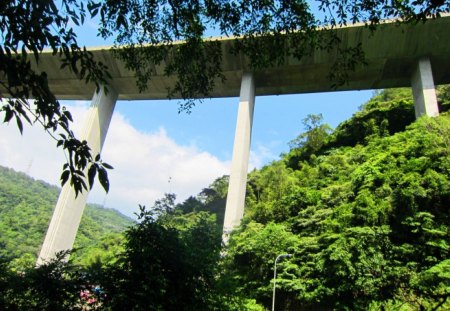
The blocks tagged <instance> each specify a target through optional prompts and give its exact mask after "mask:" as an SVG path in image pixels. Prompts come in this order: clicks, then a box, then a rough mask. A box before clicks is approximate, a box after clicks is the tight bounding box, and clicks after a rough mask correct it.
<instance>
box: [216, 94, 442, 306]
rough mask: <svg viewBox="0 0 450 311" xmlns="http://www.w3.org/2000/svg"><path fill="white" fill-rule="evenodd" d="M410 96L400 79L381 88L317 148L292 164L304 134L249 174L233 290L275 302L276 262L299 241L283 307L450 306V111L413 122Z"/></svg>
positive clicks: (230, 278) (232, 267) (284, 281)
mask: <svg viewBox="0 0 450 311" xmlns="http://www.w3.org/2000/svg"><path fill="white" fill-rule="evenodd" d="M439 96H440V102H443V100H442V98H446V96H448V94H446V93H445V88H444V91H442V93H441V94H440V95H439ZM408 101H409V100H405V99H404V97H403V94H402V92H396V91H394V90H392V91H388V92H381V93H379V94H376V96H375V97H374V98H373V99H372V100H370V101H369V102H368V103H367V104H366V105H364V106H363V107H362V110H361V111H360V112H358V113H357V114H355V116H354V117H353V118H352V119H350V120H348V121H346V122H345V123H344V125H345V124H347V125H349V126H343V124H341V125H340V126H339V127H338V128H337V129H336V130H335V131H334V132H333V133H332V134H331V136H330V140H329V141H328V142H327V143H326V144H324V145H323V146H322V148H321V149H320V150H318V151H317V152H316V153H314V154H311V155H310V156H309V157H305V158H303V159H299V160H298V162H297V163H296V165H295V166H293V165H292V164H291V163H292V162H291V161H292V159H293V151H295V152H297V153H296V154H302V152H304V149H306V147H305V146H306V144H307V143H308V140H307V139H308V138H307V135H304V136H303V137H306V138H305V140H304V141H303V142H302V144H299V145H298V146H299V148H298V149H297V150H296V149H293V150H291V153H289V154H288V155H286V156H285V157H284V158H283V159H281V160H280V161H277V162H274V163H272V164H270V165H268V166H266V167H264V168H263V169H261V170H259V171H254V172H252V173H251V174H250V176H249V184H248V188H247V194H248V195H247V201H246V205H247V206H246V212H245V213H246V214H245V216H244V221H243V222H242V226H241V229H240V230H238V231H237V232H235V234H234V235H232V236H231V239H230V243H229V247H228V249H227V257H226V258H225V265H224V269H225V271H223V275H224V279H223V280H224V281H227V282H228V283H227V284H228V285H229V286H230V288H232V290H234V291H236V292H238V293H239V295H241V297H245V298H246V299H249V298H253V299H256V301H257V302H258V303H260V304H262V305H264V306H266V307H269V306H270V302H271V300H270V298H271V294H272V293H271V286H270V285H271V276H272V273H273V270H272V267H271V262H273V260H274V258H275V257H276V256H277V255H278V254H282V253H286V252H288V253H292V254H293V255H294V256H293V257H292V258H291V259H289V260H286V262H284V263H283V264H281V265H280V267H279V270H278V281H277V284H279V288H277V306H279V308H280V310H298V309H306V310H309V309H314V310H317V309H320V310H335V309H337V310H382V309H384V310H419V309H420V310H446V309H448V308H449V306H450V299H449V297H450V293H449V291H448V289H449V286H450V282H449V270H448V260H449V259H450V245H449V241H450V228H449V226H448V224H449V213H448V203H449V202H450V182H449V180H450V140H449V138H448V137H450V118H449V116H448V115H446V114H443V115H442V116H440V117H437V118H427V117H423V118H420V119H419V120H417V121H416V122H412V123H411V124H409V125H408V123H410V122H409V121H407V119H405V120H404V121H401V119H399V118H401V117H402V116H399V115H398V114H399V113H400V112H402V111H404V110H405V109H406V110H408V111H409V110H410V109H411V107H412V103H411V102H409V103H408ZM395 118H397V119H395ZM364 120H376V121H377V123H374V124H380V123H383V120H389V124H391V121H390V120H398V121H396V122H397V124H395V122H392V123H393V126H395V127H397V128H394V129H393V130H392V133H391V132H390V130H389V126H387V127H386V131H385V132H383V131H380V130H378V131H377V132H375V133H374V132H370V131H365V129H367V128H368V127H367V125H365V124H364ZM378 122H379V123H378ZM350 128H352V131H354V133H355V134H356V135H354V136H352V135H348V133H349V129H350ZM358 129H359V130H358ZM347 137H349V138H352V139H355V140H356V139H359V140H360V142H358V143H357V144H355V143H353V142H349V141H348V140H347ZM355 140H354V141H355ZM330 141H333V143H334V144H335V145H336V146H338V147H335V148H331V145H330ZM276 177H279V178H276ZM278 293H279V295H278Z"/></svg>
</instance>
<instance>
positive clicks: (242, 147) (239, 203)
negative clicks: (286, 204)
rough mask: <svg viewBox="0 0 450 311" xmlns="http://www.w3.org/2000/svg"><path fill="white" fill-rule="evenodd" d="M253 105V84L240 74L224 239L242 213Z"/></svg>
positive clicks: (251, 80)
mask: <svg viewBox="0 0 450 311" xmlns="http://www.w3.org/2000/svg"><path fill="white" fill-rule="evenodd" d="M254 106H255V83H254V79H253V75H252V74H251V73H244V74H243V76H242V82H241V94H240V99H239V109H238V116H237V124H236V133H235V138H234V147H233V159H232V162H231V174H230V182H229V184H228V196H227V203H226V208H225V220H224V224H223V233H224V241H225V242H226V240H227V237H228V234H229V233H230V232H231V231H232V230H233V229H234V228H235V227H237V226H238V225H239V224H240V222H241V219H242V216H243V215H244V203H245V191H246V185H247V171H248V159H249V154H250V141H251V134H252V123H253V109H254Z"/></svg>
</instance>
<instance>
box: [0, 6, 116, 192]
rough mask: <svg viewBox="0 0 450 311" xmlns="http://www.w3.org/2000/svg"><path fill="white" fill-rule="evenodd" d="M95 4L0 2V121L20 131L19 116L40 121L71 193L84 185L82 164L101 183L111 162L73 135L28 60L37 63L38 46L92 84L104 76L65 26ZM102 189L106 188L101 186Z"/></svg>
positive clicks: (102, 69)
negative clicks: (62, 159) (60, 153)
mask: <svg viewBox="0 0 450 311" xmlns="http://www.w3.org/2000/svg"><path fill="white" fill-rule="evenodd" d="M95 6H96V4H95V2H94V1H91V0H89V1H78V0H62V1H59V2H58V3H57V2H55V1H50V0H46V1H35V0H34V1H12V0H7V1H2V4H1V5H0V36H1V38H2V40H1V45H0V73H1V75H2V76H4V77H5V78H4V79H2V80H1V81H0V87H1V90H0V98H2V99H3V100H2V102H1V106H0V111H1V112H3V113H4V120H3V121H4V122H10V121H11V120H14V121H15V122H16V123H17V127H18V128H19V130H20V132H22V131H23V122H24V121H26V122H28V123H30V124H35V123H38V124H40V125H41V126H42V127H43V128H44V130H45V131H46V132H48V133H49V134H50V136H52V137H53V138H54V139H55V141H57V146H62V148H63V149H64V151H65V152H66V157H67V163H65V164H64V166H63V173H62V174H61V181H62V184H64V183H65V182H66V181H68V180H70V184H71V185H72V186H73V187H74V190H75V193H76V194H77V195H78V193H79V192H81V191H83V190H86V189H87V187H88V186H87V184H86V182H85V180H84V179H85V178H84V177H85V176H84V173H83V171H84V170H85V169H87V168H89V169H90V170H92V171H95V172H98V173H99V174H98V176H99V180H100V181H101V184H102V186H104V185H105V177H106V176H105V173H106V169H109V168H112V167H111V166H110V165H108V164H106V163H103V162H102V160H101V159H100V156H99V155H95V154H91V150H90V148H89V146H88V145H87V143H86V141H80V140H78V139H76V138H75V136H74V134H73V132H72V131H71V130H70V127H69V125H70V122H72V116H71V114H70V112H69V111H67V110H66V109H65V108H64V107H61V105H60V103H59V101H58V100H57V99H56V98H55V96H54V95H53V93H52V91H51V90H50V89H49V84H48V80H47V75H46V73H45V72H41V71H39V70H37V69H36V68H35V66H33V64H36V63H39V55H40V54H41V53H42V51H43V50H44V49H50V50H51V51H52V53H53V55H55V57H56V58H57V61H58V62H59V63H60V64H61V68H63V67H68V68H69V69H70V70H71V71H72V72H73V73H74V74H75V75H76V76H77V77H78V78H79V79H80V80H82V81H85V82H86V83H89V82H94V83H95V84H96V85H97V88H100V86H101V85H104V84H106V80H107V78H108V77H109V74H108V73H107V71H106V66H105V65H104V64H102V63H101V62H98V61H96V60H94V59H93V55H92V53H90V52H88V51H87V50H86V49H85V48H81V47H80V46H79V45H78V43H77V40H76V39H77V38H76V35H75V33H74V31H73V29H72V27H70V26H69V24H70V23H74V24H76V25H79V24H83V23H84V20H85V18H86V14H87V12H92V10H93V9H94V8H95ZM6 97H7V98H6ZM31 98H33V100H30V99H31ZM106 180H107V177H106ZM92 183H93V180H89V186H90V187H92ZM106 184H107V183H106ZM105 190H106V191H108V189H107V187H105Z"/></svg>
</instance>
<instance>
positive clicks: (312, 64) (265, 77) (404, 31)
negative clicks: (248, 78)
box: [39, 16, 450, 100]
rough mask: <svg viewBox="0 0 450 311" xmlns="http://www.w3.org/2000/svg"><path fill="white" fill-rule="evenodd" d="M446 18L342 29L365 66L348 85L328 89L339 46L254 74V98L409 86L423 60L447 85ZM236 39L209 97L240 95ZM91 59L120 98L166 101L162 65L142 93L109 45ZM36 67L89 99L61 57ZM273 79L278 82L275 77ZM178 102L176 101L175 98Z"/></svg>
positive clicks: (57, 88)
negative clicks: (103, 69)
mask: <svg viewBox="0 0 450 311" xmlns="http://www.w3.org/2000/svg"><path fill="white" fill-rule="evenodd" d="M449 29H450V16H443V17H441V18H438V19H435V20H429V21H427V22H426V23H420V24H417V25H397V24H395V23H385V24H383V25H381V26H380V27H379V28H378V29H377V31H375V32H374V33H371V31H370V30H369V29H368V28H367V27H364V26H361V25H359V26H350V27H343V28H339V29H337V30H334V31H336V32H337V35H338V36H339V38H340V40H341V44H340V48H341V49H345V48H351V47H355V46H356V45H358V44H361V47H362V50H363V51H364V54H365V58H366V62H367V64H366V65H358V66H357V67H356V68H355V70H354V71H353V72H350V73H349V77H348V81H347V83H346V84H344V85H343V86H341V87H339V88H338V89H333V88H331V85H332V82H331V81H330V79H329V73H330V71H332V70H333V66H334V64H335V63H336V60H337V57H338V56H339V53H338V50H337V48H333V49H331V50H330V51H321V50H316V51H314V52H313V53H312V54H311V55H310V56H306V57H304V58H302V59H301V60H300V61H299V60H297V59H295V58H294V57H287V58H286V60H285V63H284V64H283V65H281V66H278V67H274V68H268V69H264V70H259V71H253V77H254V80H255V86H256V89H255V94H256V96H259V95H281V94H296V93H314V92H327V91H336V90H365V89H381V88H391V87H407V86H410V85H411V75H412V74H413V70H414V69H413V68H414V67H415V64H416V62H417V60H418V59H419V58H422V57H427V58H428V59H429V60H430V62H431V66H432V68H433V77H434V81H435V83H436V84H444V83H450V58H449V55H450V44H448V42H450V31H449ZM234 40H237V39H221V40H220V43H221V46H222V69H223V73H224V75H225V77H226V81H225V82H224V83H222V82H221V81H217V83H216V87H215V88H214V90H213V91H212V93H211V97H238V96H239V94H240V93H239V92H240V87H241V77H242V73H243V72H247V71H251V69H250V67H249V63H248V60H247V59H246V58H245V57H244V56H243V55H233V54H230V53H229V50H230V48H231V46H232V43H233V41H234ZM90 50H91V51H92V52H93V53H94V57H95V59H97V60H99V61H102V62H103V63H104V64H106V65H107V66H108V68H109V72H110V74H111V76H112V79H111V86H112V87H113V88H114V89H115V90H116V91H117V93H118V94H119V100H137V99H166V98H167V88H168V87H173V86H174V83H175V78H174V77H166V76H164V67H165V63H162V64H161V65H159V66H153V68H152V69H153V71H154V72H155V73H156V75H155V76H154V77H153V78H152V80H151V81H150V83H149V85H148V88H147V90H146V91H144V92H139V90H138V88H137V87H136V79H135V77H134V73H133V72H132V71H129V70H127V69H126V68H125V65H124V63H123V62H122V61H120V60H118V59H117V58H115V57H114V55H113V53H112V52H111V50H110V48H109V47H105V48H94V49H90ZM39 62H40V63H39V69H40V70H41V71H45V72H46V73H47V75H48V79H49V82H50V89H51V90H52V91H53V92H54V94H55V95H56V96H57V98H59V99H86V100H90V99H91V98H92V94H93V92H94V85H88V86H86V84H85V83H84V82H83V81H80V80H78V79H77V78H76V77H75V76H74V75H73V74H72V73H71V72H70V71H69V70H68V69H62V70H61V69H60V60H59V58H57V57H55V56H52V55H51V53H44V54H43V55H41V56H40V61H39ZM274 77H276V78H274ZM174 98H176V97H174Z"/></svg>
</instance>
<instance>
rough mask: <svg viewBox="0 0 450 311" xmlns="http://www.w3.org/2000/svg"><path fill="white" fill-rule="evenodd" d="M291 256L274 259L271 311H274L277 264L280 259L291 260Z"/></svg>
mask: <svg viewBox="0 0 450 311" xmlns="http://www.w3.org/2000/svg"><path fill="white" fill-rule="evenodd" d="M291 257H292V255H291V254H282V255H278V257H277V258H275V265H274V268H273V296H272V311H275V287H276V284H277V262H278V260H279V259H281V258H291Z"/></svg>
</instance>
